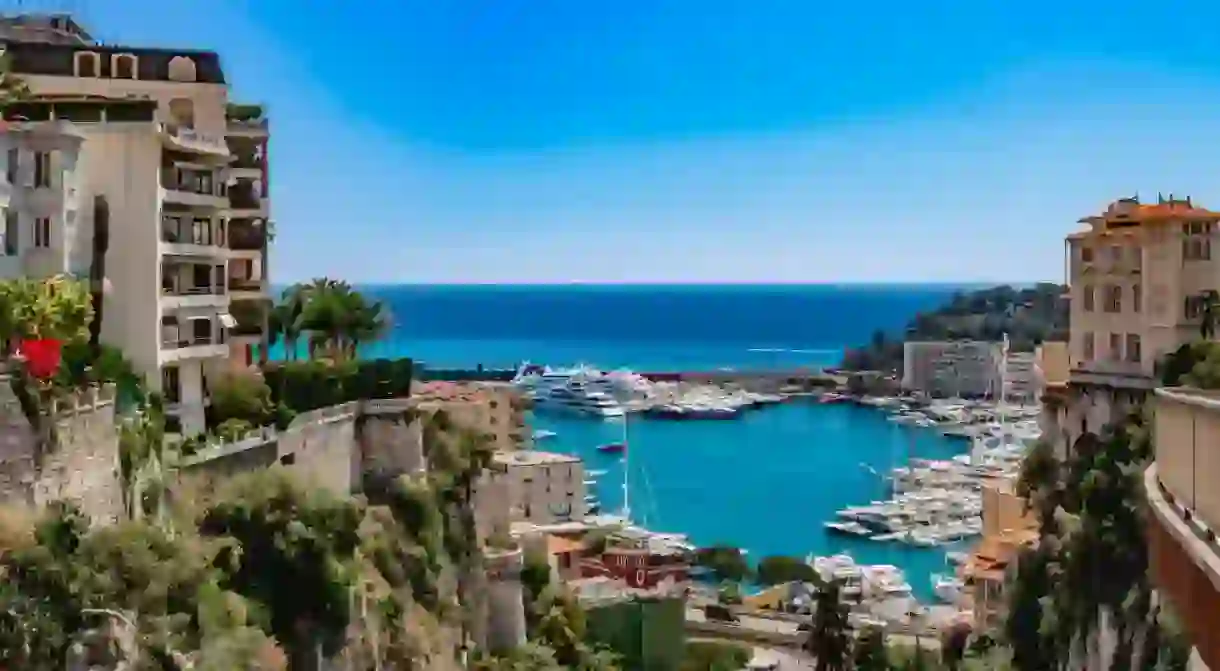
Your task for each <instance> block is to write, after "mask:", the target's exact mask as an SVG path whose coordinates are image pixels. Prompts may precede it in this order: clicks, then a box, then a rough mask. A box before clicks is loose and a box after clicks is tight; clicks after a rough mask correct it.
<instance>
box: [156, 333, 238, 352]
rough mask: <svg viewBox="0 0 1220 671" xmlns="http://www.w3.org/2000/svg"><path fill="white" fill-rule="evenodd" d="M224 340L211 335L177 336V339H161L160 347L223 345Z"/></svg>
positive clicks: (178, 347) (179, 347) (180, 347)
mask: <svg viewBox="0 0 1220 671" xmlns="http://www.w3.org/2000/svg"><path fill="white" fill-rule="evenodd" d="M223 344H224V342H223V341H222V340H221V339H220V338H216V337H213V336H190V337H187V338H182V337H179V338H178V339H177V340H173V339H166V338H162V339H161V349H182V348H183V347H202V346H205V345H223Z"/></svg>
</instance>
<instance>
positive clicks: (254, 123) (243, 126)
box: [225, 103, 269, 137]
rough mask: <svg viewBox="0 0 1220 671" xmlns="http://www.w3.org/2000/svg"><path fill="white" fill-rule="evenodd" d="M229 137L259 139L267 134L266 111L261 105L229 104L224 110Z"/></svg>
mask: <svg viewBox="0 0 1220 671" xmlns="http://www.w3.org/2000/svg"><path fill="white" fill-rule="evenodd" d="M225 117H226V120H227V126H228V128H227V131H226V132H227V133H228V134H229V136H231V137H232V136H239V137H243V136H244V137H260V136H264V135H266V134H267V131H268V127H269V124H268V123H267V115H266V111H265V110H264V109H263V106H262V105H239V104H236V103H230V104H229V106H228V107H227V108H226V109H225Z"/></svg>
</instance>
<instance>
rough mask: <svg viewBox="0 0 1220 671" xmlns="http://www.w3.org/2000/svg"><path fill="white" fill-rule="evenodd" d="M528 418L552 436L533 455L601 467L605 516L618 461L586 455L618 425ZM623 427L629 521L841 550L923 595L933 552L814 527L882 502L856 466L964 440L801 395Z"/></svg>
mask: <svg viewBox="0 0 1220 671" xmlns="http://www.w3.org/2000/svg"><path fill="white" fill-rule="evenodd" d="M533 421H534V426H535V427H537V428H543V429H548V430H551V431H555V432H556V433H557V435H556V436H554V437H552V438H548V439H546V440H544V441H541V443H540V445H539V448H540V449H546V450H552V451H559V452H569V453H572V454H578V455H580V456H581V457H582V458H583V459H584V461H585V463H586V467H587V468H590V469H603V470H606V471H608V472H607V473H606V475H605V476H603V477H602V478H601V482H599V485H598V487H597V488H596V491H595V492H594V493H595V494H596V495H597V496H598V498H599V500H600V501H601V502H602V504H603V509H604V510H606V511H617V510H619V509H620V508H621V506H622V493H621V483H622V472H623V470H622V469H623V466H622V462H621V460H620V459H619V457H618V456H617V455H607V454H604V453H601V452H598V451H597V449H596V448H597V446H598V445H603V444H605V443H609V442H616V441H618V440H621V435H622V430H623V429H622V423H621V422H614V421H601V420H596V419H585V418H579V417H557V416H553V415H547V414H539V415H537V416H535V418H534V420H533ZM627 431H628V449H629V451H630V457H629V459H628V461H627V463H628V468H629V469H630V470H629V480H628V481H629V483H630V484H629V487H630V496H631V508H632V517H633V519H635V520H637V521H639V522H642V523H644V524H645V525H646V526H648V527H649V528H652V529H655V530H657V531H671V532H681V533H686V534H689V535H690V537H691V540H692V541H694V542H695V543H696V544H699V545H710V544H713V543H724V544H728V545H733V546H737V547H741V548H744V549H746V550H748V551H749V553H750V556H751V558H753V559H755V560H757V559H759V558H761V557H763V556H765V555H769V554H783V555H794V556H804V555H806V554H809V553H814V554H834V553H838V552H847V553H849V554H851V555H852V556H853V557H855V558H856V560H857V561H860V562H867V563H871V564H894V565H896V566H899V567H902V568H903V569H904V570H905V571H906V572H907V579H908V580H909V581H910V583H911V586H912V587H913V588H914V589H915V592H916V594H917V595H918V596H920V598H921V599H922V600H931V598H932V590H931V584H930V579H929V576H930V575H931V574H932V573H934V572H938V571H941V570H943V567H944V551H943V550H941V549H935V548H914V547H909V546H906V545H902V544H898V543H875V542H872V541H867V540H861V539H856V538H849V537H844V536H833V535H829V534H827V533H825V531H824V529H823V527H822V523H823V522H824V521H827V520H829V519H832V518H833V517H834V513H835V511H836V510H838V509H840V508H843V507H845V506H848V505H854V504H865V503H868V502H869V501H870V500H872V499H876V498H884V497H885V495H886V492H885V485H884V483H882V481H881V480H880V479H879V478H878V477H877V476H876V475H875V474H873V473H871V472H870V471H869V470H868V469H866V468H865V467H864V465H867V466H869V467H871V468H872V469H874V470H875V471H876V472H878V473H884V472H885V471H886V470H887V469H889V468H892V467H894V466H896V465H900V464H901V463H902V462H903V461H904V460H905V459H906V458H907V455H913V456H917V457H926V458H938V459H943V458H948V457H951V456H953V455H955V454H960V453H963V452H964V451H965V448H966V444H965V442H964V441H956V440H951V439H947V438H945V437H943V436H941V435H940V434H938V433H936V432H935V431H930V430H927V429H920V428H916V427H904V426H900V425H896V424H894V423H893V422H889V421H886V419H885V415H884V414H883V413H881V412H879V411H877V410H875V409H871V408H861V407H857V406H851V405H837V404H836V405H819V404H817V403H813V402H809V401H804V400H798V401H792V402H790V403H787V404H784V405H779V406H773V407H768V408H762V409H759V410H756V411H753V412H750V413H747V414H746V415H744V416H743V417H742V418H741V419H740V420H737V421H704V422H700V421H672V420H671V421H666V420H661V419H649V418H646V417H632V418H631V419H630V420H629V421H628V424H627ZM862 464H863V465H862Z"/></svg>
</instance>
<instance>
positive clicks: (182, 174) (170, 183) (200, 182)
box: [161, 168, 226, 197]
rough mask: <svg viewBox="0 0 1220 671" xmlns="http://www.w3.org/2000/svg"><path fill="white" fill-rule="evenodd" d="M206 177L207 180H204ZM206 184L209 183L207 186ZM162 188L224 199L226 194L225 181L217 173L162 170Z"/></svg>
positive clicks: (175, 169) (174, 169)
mask: <svg viewBox="0 0 1220 671" xmlns="http://www.w3.org/2000/svg"><path fill="white" fill-rule="evenodd" d="M205 176H206V179H203V177H205ZM205 183H207V184H206V186H205ZM161 186H162V187H164V188H166V189H170V190H172V191H184V192H186V193H194V194H198V195H201V196H217V197H223V196H224V195H225V192H226V186H225V182H224V180H223V179H221V178H220V177H219V175H217V174H216V173H205V172H203V171H191V170H183V169H181V168H162V169H161Z"/></svg>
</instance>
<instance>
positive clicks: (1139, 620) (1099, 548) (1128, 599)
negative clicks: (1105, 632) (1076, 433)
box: [1003, 409, 1189, 671]
mask: <svg viewBox="0 0 1220 671" xmlns="http://www.w3.org/2000/svg"><path fill="white" fill-rule="evenodd" d="M1151 458H1152V436H1151V433H1150V427H1148V426H1147V425H1146V420H1145V419H1144V416H1143V411H1142V409H1141V410H1136V411H1135V412H1133V413H1131V414H1130V415H1129V416H1128V417H1126V418H1123V419H1122V420H1120V421H1117V422H1115V423H1113V424H1111V425H1109V426H1107V427H1105V428H1104V430H1103V431H1102V433H1101V434H1100V435H1096V434H1093V433H1085V434H1084V435H1082V436H1081V437H1080V438H1079V439H1078V440H1077V441H1076V442H1075V444H1074V445H1072V446H1071V448H1070V450H1069V457H1068V459H1067V461H1066V462H1064V463H1060V462H1059V461H1058V460H1057V459H1056V457H1055V455H1054V453H1053V450H1052V447H1051V446H1050V444H1049V443H1045V442H1044V443H1042V444H1040V445H1038V446H1037V447H1036V448H1035V449H1034V451H1033V452H1032V453H1031V454H1030V455H1029V456H1028V457H1027V458H1026V460H1025V462H1024V464H1023V468H1022V472H1021V476H1020V482H1019V491H1020V492H1021V493H1022V494H1023V495H1024V496H1025V497H1026V500H1027V504H1028V506H1029V508H1030V509H1031V510H1033V511H1035V512H1036V513H1037V514H1038V516H1039V522H1040V537H1039V539H1038V542H1037V544H1036V545H1035V546H1034V547H1032V548H1029V549H1026V550H1025V551H1024V552H1023V553H1022V555H1021V557H1020V558H1019V560H1018V562H1017V566H1018V571H1017V574H1016V577H1015V579H1014V580H1013V582H1012V585H1011V586H1010V589H1009V591H1008V600H1009V603H1008V611H1009V617H1008V619H1007V622H1006V623H1005V626H1004V631H1003V633H1004V639H1005V643H1006V644H1007V646H1008V648H1009V649H1010V650H1011V655H1012V666H1013V668H1014V669H1017V670H1019V671H1033V670H1034V669H1038V670H1039V671H1041V670H1043V669H1066V668H1078V667H1079V666H1080V664H1081V660H1082V659H1084V658H1086V657H1088V656H1090V655H1092V654H1094V653H1095V652H1096V650H1097V642H1098V636H1099V634H1100V632H1101V629H1102V627H1103V626H1104V624H1105V623H1107V622H1108V623H1109V626H1110V627H1112V628H1113V630H1114V631H1115V632H1116V633H1117V639H1118V645H1117V649H1116V651H1115V653H1114V660H1113V662H1112V667H1111V668H1149V669H1184V668H1185V661H1186V655H1187V652H1188V650H1189V645H1188V644H1186V643H1185V641H1184V639H1183V638H1182V636H1181V633H1180V628H1179V627H1178V625H1177V623H1176V621H1175V619H1174V618H1173V616H1172V614H1171V613H1170V612H1169V609H1168V605H1167V604H1165V603H1164V602H1163V601H1158V600H1157V599H1156V598H1155V597H1154V595H1153V589H1152V585H1151V584H1150V583H1149V580H1148V554H1147V547H1148V546H1147V538H1146V536H1145V530H1144V524H1145V522H1144V515H1145V506H1146V501H1145V499H1144V491H1143V482H1142V474H1143V471H1144V469H1145V468H1146V467H1147V465H1148V462H1149V460H1150V459H1151Z"/></svg>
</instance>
